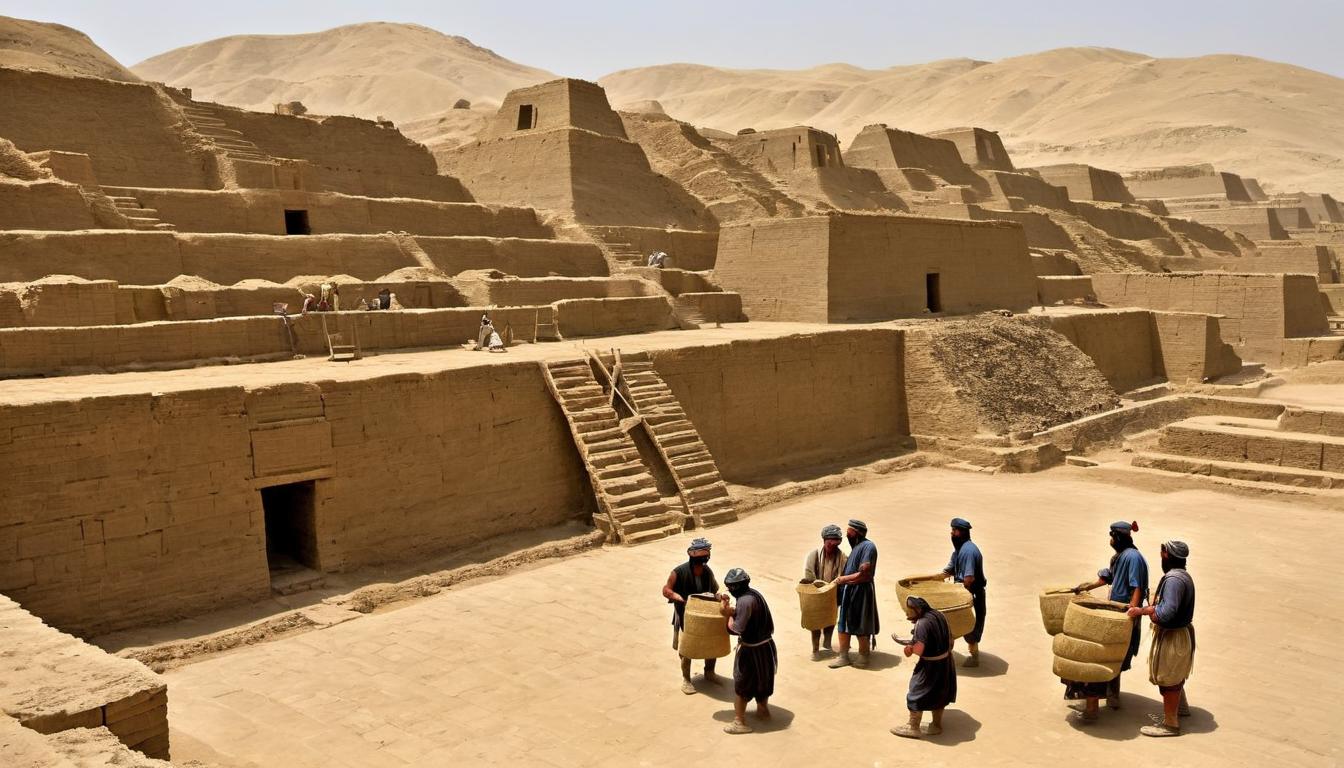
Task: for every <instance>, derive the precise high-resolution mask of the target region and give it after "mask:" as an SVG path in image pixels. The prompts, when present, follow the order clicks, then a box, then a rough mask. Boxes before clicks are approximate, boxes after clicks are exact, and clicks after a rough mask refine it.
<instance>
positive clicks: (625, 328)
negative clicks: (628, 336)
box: [554, 296, 676, 338]
mask: <svg viewBox="0 0 1344 768" xmlns="http://www.w3.org/2000/svg"><path fill="white" fill-rule="evenodd" d="M554 306H555V318H556V320H555V321H556V324H557V326H558V327H559V329H560V335H562V336H564V337H566V338H571V337H575V336H616V335H620V334H625V333H647V332H649V331H661V330H666V329H669V328H675V327H676V321H675V320H674V319H673V316H672V304H671V302H670V301H668V298H667V297H666V296H639V297H631V298H614V299H564V300H562V301H557V302H555V305H554Z"/></svg>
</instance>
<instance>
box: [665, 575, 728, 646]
mask: <svg viewBox="0 0 1344 768" xmlns="http://www.w3.org/2000/svg"><path fill="white" fill-rule="evenodd" d="M672 572H673V573H675V574H676V575H677V580H676V582H675V583H674V584H673V585H672V591H673V592H676V593H677V594H678V595H680V596H681V599H682V600H685V599H686V598H688V597H690V596H691V595H702V594H704V593H706V592H709V593H713V594H718V591H719V582H718V579H715V578H714V571H712V570H710V568H709V565H708V564H706V565H705V566H704V570H703V571H701V573H700V575H699V576H696V575H695V571H694V570H692V568H691V564H690V562H689V561H688V562H685V563H682V564H681V565H678V566H677V567H676V568H673V569H672ZM668 602H670V603H672V626H674V627H676V628H677V629H681V628H682V625H683V622H684V621H685V615H686V604H685V603H677V602H673V601H671V600H669V601H668Z"/></svg>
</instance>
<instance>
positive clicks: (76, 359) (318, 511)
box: [0, 69, 1344, 765]
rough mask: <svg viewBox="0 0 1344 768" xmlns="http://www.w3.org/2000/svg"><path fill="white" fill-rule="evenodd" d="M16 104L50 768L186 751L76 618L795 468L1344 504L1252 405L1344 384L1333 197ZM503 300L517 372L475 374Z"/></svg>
mask: <svg viewBox="0 0 1344 768" xmlns="http://www.w3.org/2000/svg"><path fill="white" fill-rule="evenodd" d="M0 103H3V104H4V105H6V106H5V108H4V109H0V466H3V467H5V468H6V470H5V473H4V474H5V484H6V490H5V493H4V494H3V498H2V499H0V593H3V595H4V597H0V603H3V605H0V609H3V610H2V611H0V612H3V614H4V616H5V619H6V620H5V622H4V623H0V635H2V634H6V633H7V634H10V635H11V636H12V637H13V638H19V637H22V638H26V639H24V640H23V642H24V643H25V645H24V646H23V647H24V648H25V649H29V650H31V652H32V653H37V654H48V655H50V654H54V655H56V656H59V657H60V658H61V659H63V660H62V661H61V662H60V663H51V664H45V663H39V662H34V661H33V659H23V658H15V657H11V656H5V657H4V660H3V663H4V664H6V665H11V668H9V669H5V670H4V674H3V675H0V676H5V677H8V678H9V679H10V680H12V681H15V682H13V683H12V684H9V685H0V709H3V711H4V713H5V714H4V715H3V716H0V729H6V730H5V733H11V735H12V736H13V739H14V741H13V742H12V743H13V744H18V745H20V746H21V748H22V749H24V750H27V751H26V752H22V753H18V754H27V755H37V756H41V759H45V760H50V761H67V762H51V763H50V764H60V765H66V764H69V765H85V764H92V763H84V762H80V761H79V759H80V758H78V757H77V755H78V754H87V753H88V751H89V750H88V749H83V751H81V750H80V749H76V748H75V747H72V746H71V743H72V737H71V736H70V733H68V732H71V731H72V729H81V728H92V729H104V730H94V731H91V732H90V733H92V734H94V735H92V736H88V737H87V739H92V740H94V741H95V742H96V745H97V748H96V749H95V750H94V751H96V752H99V753H100V754H104V755H108V754H113V753H117V754H123V757H125V759H128V760H142V758H144V759H145V760H146V761H145V762H144V764H145V765H159V764H160V763H154V762H150V761H148V758H157V759H168V758H170V757H171V755H172V745H171V744H170V739H169V720H168V705H167V700H168V699H169V697H171V696H172V686H171V685H170V684H167V685H166V684H165V683H164V681H163V678H162V676H160V675H156V674H154V673H152V672H150V671H149V670H148V669H147V668H146V667H145V666H144V665H143V664H141V663H139V662H138V661H132V660H130V658H146V659H148V658H150V656H149V655H142V656H138V657H137V656H135V654H133V653H132V654H123V655H124V656H125V655H129V656H130V658H119V657H118V656H114V655H112V654H109V653H104V652H102V651H100V650H98V649H96V648H91V647H89V646H87V645H86V644H84V643H83V641H81V640H78V639H76V638H75V637H71V635H76V636H83V637H99V636H105V635H108V634H109V633H114V632H118V631H126V630H132V629H135V628H139V627H146V626H152V625H156V624H161V623H164V622H170V621H174V620H180V619H183V618H185V617H195V616H201V615H205V614H208V613H210V612H213V611H217V610H220V609H224V608H228V607H230V606H238V605H240V604H248V603H249V602H255V601H260V600H263V599H266V598H268V597H269V596H270V595H272V594H273V593H275V594H287V593H291V592H295V591H302V590H306V589H312V588H315V587H317V586H320V585H321V584H322V583H323V580H324V579H326V578H328V577H332V576H335V575H339V574H347V573H359V572H361V569H369V568H376V567H379V566H382V565H384V564H387V563H415V562H420V561H428V560H429V559H431V558H435V557H442V556H444V555H445V554H451V553H453V552H456V551H459V550H463V549H465V548H466V547H468V546H469V545H471V544H472V543H474V542H478V541H480V540H484V539H492V538H494V537H505V536H511V535H516V534H519V533H520V532H529V531H545V530H548V529H549V528H550V527H554V526H561V525H566V524H577V525H582V526H584V527H586V528H589V529H590V531H591V534H590V536H589V538H590V539H591V540H592V542H593V543H605V544H609V545H613V546H615V545H636V544H640V543H641V542H646V541H653V540H657V539H660V538H663V537H667V536H674V535H680V534H682V533H683V532H684V531H701V530H703V529H710V528H713V527H715V526H718V525H722V524H724V523H728V522H731V521H733V520H736V519H737V518H738V516H739V514H740V512H741V511H745V507H744V505H746V506H750V504H751V501H750V493H746V492H745V491H744V489H747V488H749V487H750V486H752V485H753V483H754V482H755V481H756V480H758V479H759V478H763V477H770V476H774V475H779V474H785V475H787V474H788V473H789V472H791V471H796V470H801V469H803V468H806V467H812V466H819V465H833V464H837V463H838V464H841V465H843V464H844V463H845V462H847V461H848V462H853V463H860V462H863V461H870V460H872V459H873V458H874V457H878V458H881V459H883V460H891V459H901V458H908V459H910V460H912V461H916V462H917V463H930V462H931V463H939V464H948V465H953V466H957V467H961V468H967V469H974V470H980V471H994V472H1012V473H1016V472H1022V473H1027V472H1038V471H1044V470H1047V469H1049V468H1051V467H1055V466H1059V465H1061V464H1064V463H1065V462H1066V461H1067V462H1070V463H1076V464H1079V465H1083V464H1097V463H1102V464H1104V465H1105V466H1106V467H1108V468H1109V469H1108V471H1112V472H1116V473H1120V474H1123V473H1126V472H1131V473H1162V474H1164V475H1169V476H1172V477H1191V478H1201V479H1205V480H1208V481H1210V482H1213V481H1215V480H1224V481H1226V482H1235V483H1240V484H1242V485H1249V486H1255V487H1268V488H1276V487H1277V488H1292V489H1296V490H1298V491H1301V492H1304V493H1313V494H1317V495H1319V496H1320V497H1321V498H1324V499H1327V500H1328V499H1331V498H1334V497H1332V496H1331V495H1330V494H1331V491H1332V489H1341V488H1344V412H1341V411H1339V410H1336V409H1332V408H1312V407H1302V406H1297V405H1289V404H1284V403H1279V402H1275V401H1273V400H1269V399H1257V398H1255V397H1254V392H1255V391H1256V389H1255V387H1256V386H1257V385H1256V382H1258V381H1262V380H1263V379H1264V377H1265V374H1264V371H1265V370H1273V371H1281V370H1291V369H1300V368H1304V367H1306V366H1310V365H1313V364H1316V363H1321V362H1326V361H1333V360H1340V359H1342V358H1344V335H1340V333H1339V332H1338V329H1339V327H1340V324H1341V321H1340V316H1344V285H1341V284H1340V265H1339V257H1340V254H1341V253H1342V252H1344V212H1341V207H1340V205H1339V203H1338V202H1336V200H1335V199H1334V198H1332V197H1331V196H1330V195H1328V194H1324V193H1294V194H1280V195H1274V196H1269V195H1266V194H1265V193H1264V192H1263V191H1262V190H1261V189H1260V186H1259V184H1258V183H1256V182H1255V181H1254V180H1252V179H1243V178H1241V177H1239V176H1237V175H1236V174H1234V173H1231V172H1229V171H1224V170H1215V169H1214V168H1212V167H1211V166H1190V167H1181V168H1162V169H1153V170H1150V171H1142V172H1135V173H1130V174H1128V175H1123V176H1122V175H1121V174H1119V173H1116V172H1112V171H1109V170H1106V169H1101V168H1093V167H1090V166H1086V165H1056V166H1049V167H1042V168H1035V169H1033V168H1018V167H1015V165H1014V164H1013V162H1012V158H1011V157H1009V154H1008V152H1007V151H1006V150H1005V148H1004V146H1003V143H1002V142H1001V141H999V138H998V136H997V135H996V134H995V133H994V132H993V131H992V130H988V129H986V128H981V127H953V126H949V128H948V129H947V130H944V131H938V132H934V133H931V134H928V135H922V134H918V133H912V132H909V131H904V130H901V129H899V127H895V126H888V125H885V124H874V125H869V126H868V127H866V128H864V129H863V130H862V131H861V132H860V133H859V134H858V136H857V137H855V138H854V140H853V141H852V142H851V143H850V144H849V146H847V147H843V148H842V147H841V146H840V144H839V142H838V141H837V139H836V137H835V136H833V135H831V134H828V133H826V132H824V131H820V130H817V129H815V128H810V127H808V126H798V127H796V128H786V129H776V130H768V131H759V132H757V131H753V130H749V129H748V130H743V131H742V132H740V133H738V134H737V135H735V136H717V135H716V136H706V135H703V134H701V133H700V132H698V131H697V130H696V129H695V128H694V127H693V126H690V125H688V124H685V123H680V122H678V121H676V120H674V119H672V118H670V117H667V116H666V115H662V114H656V113H653V112H648V113H633V112H631V113H625V112H617V111H615V110H613V109H612V108H611V106H610V105H609V104H608V102H607V98H606V95H605V93H604V92H603V90H602V89H601V87H599V86H597V85H596V84H594V83H589V82H584V81H579V80H572V79H560V80H555V81H552V82H547V83H542V84H539V85H536V86H532V87H528V88H524V89H520V90H517V91H514V92H512V93H509V94H508V95H507V96H506V97H505V98H504V100H503V103H502V106H501V107H500V108H499V110H498V113H497V115H496V117H495V118H494V119H493V120H491V121H489V122H488V123H487V124H486V125H485V127H484V128H483V129H482V131H481V132H480V134H479V135H478V137H477V139H476V140H475V141H474V142H471V143H469V144H466V145H464V146H462V147H458V148H453V149H447V150H440V151H439V152H438V153H437V155H438V156H437V157H436V156H435V155H434V154H431V152H430V151H429V150H427V149H426V148H425V147H423V146H421V145H419V144H416V143H414V142H413V141H411V140H409V139H407V138H406V137H405V136H403V135H402V134H401V133H400V132H399V131H398V130H397V129H396V128H395V127H392V126H391V125H390V124H386V123H379V122H375V121H370V120H364V119H358V118H352V117H339V116H330V117H327V116H314V115H305V114H301V110H292V109H291V110H285V111H290V112H294V111H298V112H300V113H299V114H267V113H259V112H250V111H246V110H242V109H238V108H234V107H229V106H225V105H221V104H214V103H207V102H201V101H196V100H193V99H192V94H191V92H190V91H189V90H185V89H180V88H172V87H168V86H165V85H162V84H155V83H133V82H118V81H114V80H106V79H100V78H94V77H75V76H67V75H60V74H51V73H46V72H39V71H28V70H21V69H0ZM653 251H663V252H665V253H666V254H667V255H668V257H669V258H668V262H667V264H665V265H664V266H663V267H662V268H657V267H648V266H645V258H646V257H647V256H648V254H649V253H651V252H653ZM324 284H325V285H334V286H336V288H337V289H338V290H339V293H340V297H341V305H340V310H339V311H331V312H302V313H301V312H300V311H299V310H300V308H301V307H302V306H303V305H304V303H305V298H306V297H307V296H309V295H313V296H316V295H318V294H319V293H320V292H321V290H322V288H321V286H323V285H324ZM384 289H386V290H388V291H390V292H392V293H394V294H395V295H396V297H397V300H398V302H399V304H400V305H401V307H402V308H401V309H397V310H395V311H389V310H378V311H364V310H362V309H360V308H359V305H360V304H361V303H364V304H367V303H369V302H374V301H376V300H377V297H378V295H379V293H380V291H383V290H384ZM483 314H488V315H489V316H490V318H491V320H492V322H493V325H494V327H495V328H496V329H498V330H499V331H500V332H501V333H502V335H503V336H504V341H505V343H506V344H507V345H508V346H507V347H506V348H507V350H508V354H505V355H501V356H493V355H488V354H484V353H481V354H476V353H474V352H470V351H467V350H466V349H463V348H462V347H463V343H464V342H467V341H474V340H475V339H476V338H477V333H478V330H479V327H480V318H481V316H482V315H483ZM336 346H342V347H354V348H355V349H356V350H357V353H358V355H359V356H360V359H357V360H354V361H353V362H350V363H348V364H340V365H336V364H332V363H329V362H327V357H328V356H329V354H332V355H334V350H335V348H336ZM468 346H469V345H468ZM1005 367H1007V368H1011V369H1012V370H1011V372H1006V371H1005ZM1089 456H1091V457H1092V458H1088V457H1089ZM1192 482H1196V480H1192ZM740 508H741V509H740ZM11 617H12V618H13V620H12V621H11V620H10V618H11ZM63 633H68V634H63ZM39 638H40V639H39ZM15 642H16V643H17V642H19V641H18V640H15ZM62 649H66V650H62ZM70 649H74V650H70ZM26 652H28V651H25V653H26ZM53 691H54V692H55V693H52V692H53ZM20 726H26V728H21V727H20ZM62 734H65V736H62ZM62 739H64V740H65V741H64V742H63V741H62ZM81 739H84V737H79V738H75V739H74V742H79V744H84V746H87V744H85V743H84V741H81ZM76 746H78V745H76ZM17 748H19V747H16V749H17ZM72 755H75V757H72ZM32 759H34V760H37V759H38V758H32ZM33 764H42V763H40V762H34V763H33ZM125 764H138V763H125Z"/></svg>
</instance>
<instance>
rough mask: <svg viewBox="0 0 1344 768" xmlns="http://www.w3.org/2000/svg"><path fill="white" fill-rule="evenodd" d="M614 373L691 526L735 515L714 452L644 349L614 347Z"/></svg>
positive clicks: (718, 522) (704, 525)
mask: <svg viewBox="0 0 1344 768" xmlns="http://www.w3.org/2000/svg"><path fill="white" fill-rule="evenodd" d="M614 374H615V376H616V378H617V381H618V385H620V386H622V388H623V392H624V393H625V394H626V395H627V398H628V400H629V402H630V404H631V405H632V406H633V407H634V408H635V411H636V412H637V413H638V414H639V416H641V417H642V418H643V422H644V425H645V427H646V428H647V431H648V434H649V436H650V437H651V438H652V439H653V443H654V445H655V446H656V447H657V449H658V452H659V453H660V454H661V455H662V457H663V461H664V462H665V463H666V464H667V467H668V468H669V469H670V470H671V473H672V479H673V480H675V481H676V484H677V492H678V493H679V494H680V495H681V500H682V503H683V504H684V505H685V511H686V514H687V515H689V516H690V517H691V519H692V520H693V521H694V523H695V526H696V527H697V528H708V527H710V526H714V525H722V524H723V523H727V522H731V521H733V520H736V519H737V509H736V508H735V507H734V506H733V500H732V499H731V498H730V497H729V496H728V486H727V484H725V483H724V482H723V477H722V476H721V475H720V474H719V466H718V464H717V463H715V461H714V456H713V455H712V454H710V452H709V447H708V446H706V445H705V442H704V440H702V439H701V438H700V433H699V432H698V431H697V430H696V428H695V425H694V424H692V423H691V421H690V419H688V418H687V417H686V412H685V411H684V410H682V407H681V403H680V402H678V401H677V398H676V396H675V395H673V394H672V390H671V389H669V388H668V386H667V382H665V381H663V378H662V377H661V376H659V375H658V372H657V371H655V370H654V368H653V363H652V361H650V360H649V356H648V353H636V354H634V355H624V356H621V355H619V353H617V355H616V364H615V366H614Z"/></svg>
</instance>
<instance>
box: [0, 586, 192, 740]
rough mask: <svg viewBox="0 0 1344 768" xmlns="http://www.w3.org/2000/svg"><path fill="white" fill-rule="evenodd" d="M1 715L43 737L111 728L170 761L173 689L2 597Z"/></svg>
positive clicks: (120, 736) (135, 664)
mask: <svg viewBox="0 0 1344 768" xmlns="http://www.w3.org/2000/svg"><path fill="white" fill-rule="evenodd" d="M0 648H4V649H5V653H4V654H0V681H3V682H0V711H3V713H4V715H3V716H8V717H13V718H14V719H15V720H17V721H18V722H19V723H21V724H23V725H24V726H26V727H28V728H31V729H32V730H34V731H37V732H38V733H44V734H52V733H59V732H61V731H65V730H69V729H71V728H100V727H106V728H107V729H108V730H109V731H111V732H112V734H113V735H114V736H116V737H117V739H118V740H120V741H121V743H123V744H125V745H126V746H128V747H131V748H132V749H136V750H138V751H140V752H143V753H145V754H146V755H149V756H150V757H157V758H164V759H167V757H168V689H167V685H166V684H165V683H164V681H163V679H162V678H160V677H159V676H158V675H155V674H154V673H153V672H150V671H149V669H147V668H146V667H145V666H144V665H143V664H141V663H140V662H138V661H131V660H130V659H122V658H118V657H116V656H113V655H111V654H108V653H104V652H103V651H102V650H100V649H98V648H95V647H93V646H91V645H89V644H88V643H85V642H84V641H82V640H80V639H79V638H76V637H72V636H70V635H67V634H64V633H62V632H59V631H57V630H55V629H52V628H51V627H49V626H47V625H46V624H44V623H43V622H42V621H41V620H39V619H38V618H37V617H36V616H33V615H32V614H31V613H29V612H28V611H26V610H24V609H23V608H21V607H20V606H19V605H18V604H17V603H15V602H14V601H13V600H10V599H8V598H6V597H5V596H3V595H0Z"/></svg>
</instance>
